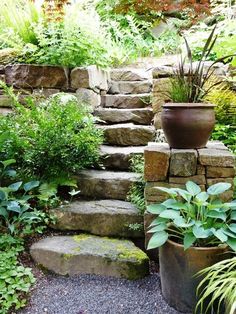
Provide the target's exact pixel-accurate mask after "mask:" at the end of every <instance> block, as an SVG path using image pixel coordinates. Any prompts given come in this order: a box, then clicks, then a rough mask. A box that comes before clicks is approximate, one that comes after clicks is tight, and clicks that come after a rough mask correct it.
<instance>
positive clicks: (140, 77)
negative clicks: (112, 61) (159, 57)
mask: <svg viewBox="0 0 236 314" xmlns="http://www.w3.org/2000/svg"><path fill="white" fill-rule="evenodd" d="M110 77H111V80H113V81H145V80H148V79H151V78H152V71H146V70H143V69H125V68H123V69H112V70H111V72H110Z"/></svg>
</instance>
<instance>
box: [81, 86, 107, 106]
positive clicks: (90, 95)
mask: <svg viewBox="0 0 236 314" xmlns="http://www.w3.org/2000/svg"><path fill="white" fill-rule="evenodd" d="M76 96H77V97H78V99H79V100H80V101H81V102H83V103H86V104H88V105H89V106H91V107H92V108H94V109H95V108H97V107H99V106H100V105H101V96H100V95H99V94H98V93H96V92H94V91H93V90H91V89H87V88H78V89H77V91H76Z"/></svg>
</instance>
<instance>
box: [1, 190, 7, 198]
mask: <svg viewBox="0 0 236 314" xmlns="http://www.w3.org/2000/svg"><path fill="white" fill-rule="evenodd" d="M6 199H7V193H6V192H5V191H4V190H3V189H0V200H1V201H5V200H6Z"/></svg>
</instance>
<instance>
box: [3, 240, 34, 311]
mask: <svg viewBox="0 0 236 314" xmlns="http://www.w3.org/2000/svg"><path fill="white" fill-rule="evenodd" d="M21 251H23V242H22V240H19V239H17V238H13V237H11V236H9V235H1V236H0V308H1V314H7V313H9V311H10V310H11V311H13V310H18V309H20V308H22V307H24V306H25V305H26V299H25V294H26V293H27V292H28V291H29V289H30V287H31V286H32V284H34V283H35V278H34V276H33V274H32V272H31V269H30V268H28V267H24V266H22V265H21V264H20V263H19V262H18V260H17V257H18V255H19V253H20V252H21Z"/></svg>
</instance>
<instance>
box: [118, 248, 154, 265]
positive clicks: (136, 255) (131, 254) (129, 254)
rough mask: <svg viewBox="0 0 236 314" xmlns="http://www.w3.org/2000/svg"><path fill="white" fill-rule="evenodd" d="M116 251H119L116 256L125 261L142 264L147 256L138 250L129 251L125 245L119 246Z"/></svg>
mask: <svg viewBox="0 0 236 314" xmlns="http://www.w3.org/2000/svg"><path fill="white" fill-rule="evenodd" d="M117 250H118V251H120V253H119V254H118V256H119V257H120V258H122V259H125V260H130V259H132V260H136V261H137V262H140V263H142V262H143V261H144V260H147V259H148V257H147V255H146V254H145V253H144V252H143V251H142V250H140V249H133V250H130V249H128V248H127V247H125V245H122V244H119V245H118V246H117Z"/></svg>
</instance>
